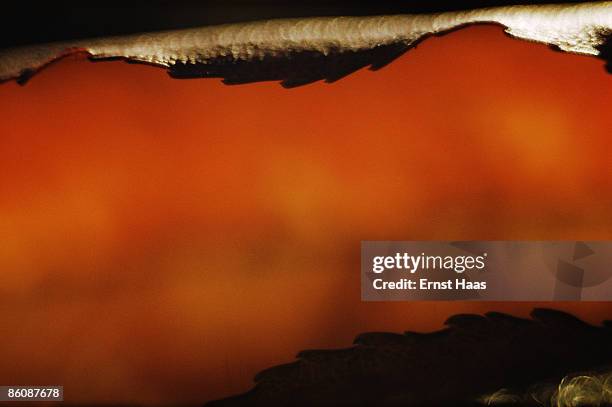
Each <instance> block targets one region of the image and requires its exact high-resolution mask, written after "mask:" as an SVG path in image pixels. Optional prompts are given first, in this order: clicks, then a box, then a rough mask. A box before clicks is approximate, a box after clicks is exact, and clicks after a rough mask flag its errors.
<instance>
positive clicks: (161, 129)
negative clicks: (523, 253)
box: [0, 26, 612, 403]
mask: <svg viewBox="0 0 612 407" xmlns="http://www.w3.org/2000/svg"><path fill="white" fill-rule="evenodd" d="M610 106H612V75H607V74H606V72H605V70H604V68H603V63H602V61H600V60H597V59H595V58H588V57H581V56H574V55H567V54H561V53H557V52H554V51H551V50H550V49H548V48H547V47H545V46H542V45H537V44H529V43H524V42H521V41H515V40H512V39H510V38H508V37H506V36H505V35H504V34H503V33H502V30H501V29H500V28H498V27H490V26H477V27H471V28H467V29H464V30H460V31H457V32H454V33H452V34H449V35H447V36H444V37H434V38H430V39H427V40H426V41H425V42H423V43H422V44H421V45H419V47H418V48H417V49H415V50H412V51H410V52H409V53H407V54H406V55H405V56H404V57H402V58H400V59H399V60H398V61H396V62H395V63H393V64H391V65H389V66H388V67H386V68H384V69H383V70H381V71H379V72H376V73H372V72H369V71H366V70H363V71H360V72H358V73H356V74H354V75H351V76H349V77H347V78H345V79H343V80H341V81H339V82H337V83H334V84H323V83H316V84H313V85H308V86H305V87H301V88H297V89H293V90H286V89H283V88H281V87H280V86H278V85H277V84H275V83H258V84H251V85H242V86H235V87H231V86H225V85H223V84H221V83H220V82H219V81H218V80H214V79H203V80H186V81H180V80H172V79H170V78H168V77H167V75H166V74H165V72H164V71H163V70H160V69H156V68H153V67H149V66H142V65H130V64H125V63H122V62H119V61H116V62H104V63H90V62H87V61H85V60H82V59H75V58H73V59H67V60H63V61H61V62H59V63H57V64H54V65H52V66H50V67H49V68H48V69H46V70H44V72H42V73H41V74H40V75H38V76H36V77H35V78H33V79H32V80H31V82H29V83H28V84H27V85H26V86H25V87H19V86H18V85H16V84H14V83H8V84H4V85H1V86H0V311H1V313H2V332H3V333H2V335H0V355H1V358H2V365H1V366H0V383H2V384H6V385H8V384H23V385H25V384H58V385H64V387H65V394H66V400H67V401H74V402H93V401H95V402H142V403H169V402H186V403H189V402H202V401H205V400H208V399H211V398H217V397H222V396H225V395H229V394H232V393H235V392H240V391H245V390H247V389H248V388H249V387H250V386H251V378H252V376H253V375H254V374H255V373H256V372H257V371H259V370H261V369H263V368H265V367H268V366H271V365H273V364H277V363H281V362H287V361H291V360H292V359H293V357H294V355H295V353H296V352H297V351H298V350H300V349H304V348H312V347H317V348H318V347H341V346H348V345H349V344H350V342H351V340H352V338H353V337H354V336H355V335H356V334H358V333H359V332H362V331H369V330H392V331H403V330H406V329H411V330H432V329H438V328H439V327H441V325H442V323H443V321H444V319H445V318H446V317H448V316H449V315H450V314H452V313H457V312H484V311H489V310H500V311H506V312H512V313H515V314H517V315H523V316H525V315H527V314H528V312H529V310H530V309H531V308H532V307H533V306H534V305H540V306H541V305H544V306H555V307H557V308H560V309H564V310H569V311H571V312H574V313H575V314H577V315H578V316H580V317H583V318H585V319H586V320H588V321H590V322H593V323H595V322H599V321H601V319H603V318H610V317H611V314H612V303H560V304H531V303H495V304H493V303H467V302H456V303H451V302H448V303H446V302H444V303H410V302H403V303H362V302H361V301H360V291H359V258H360V256H359V250H360V241H361V240H394V239H397V240H419V239H442V240H451V239H458V240H459V239H466V240H467V239H502V240H509V239H541V240H542V239H556V240H559V239H581V240H597V239H612V137H611V135H612V134H611V133H612V132H611V129H612V115H611V114H610Z"/></svg>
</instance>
